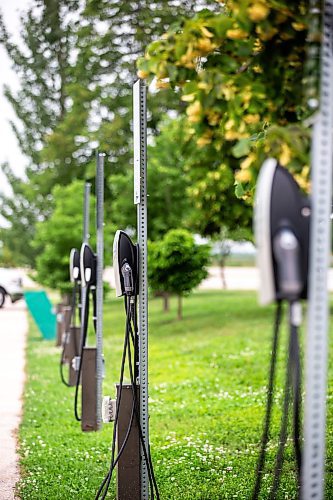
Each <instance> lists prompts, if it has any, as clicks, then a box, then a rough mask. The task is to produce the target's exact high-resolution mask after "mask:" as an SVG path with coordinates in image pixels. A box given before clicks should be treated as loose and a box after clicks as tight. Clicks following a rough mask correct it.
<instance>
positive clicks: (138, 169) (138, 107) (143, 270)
mask: <svg viewBox="0 0 333 500" xmlns="http://www.w3.org/2000/svg"><path fill="white" fill-rule="evenodd" d="M146 94H147V90H146V85H145V83H144V82H143V81H142V80H138V81H137V82H135V84H134V85H133V136H134V203H135V204H136V205H137V237H138V243H139V322H138V329H139V385H140V424H141V429H142V434H143V440H144V443H145V447H146V450H147V451H149V422H148V418H149V417H148V284H147V111H146ZM148 497H149V485H148V470H147V463H146V460H145V457H144V453H143V449H142V446H141V500H148Z"/></svg>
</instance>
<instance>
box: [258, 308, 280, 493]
mask: <svg viewBox="0 0 333 500" xmlns="http://www.w3.org/2000/svg"><path fill="white" fill-rule="evenodd" d="M281 319H282V302H281V301H279V302H278V303H277V306H276V313H275V322H274V333H273V342H272V355H271V364H270V369H269V382H268V387H267V400H266V412H265V421H264V429H263V433H262V438H261V446H260V454H259V458H258V462H257V469H256V482H255V485H254V489H253V493H252V499H253V500H255V499H257V498H258V496H259V493H260V488H261V481H262V475H263V472H264V467H265V459H266V446H267V443H268V439H269V428H270V422H271V415H272V406H273V395H274V382H275V371H276V358H277V351H278V343H279V331H280V325H281Z"/></svg>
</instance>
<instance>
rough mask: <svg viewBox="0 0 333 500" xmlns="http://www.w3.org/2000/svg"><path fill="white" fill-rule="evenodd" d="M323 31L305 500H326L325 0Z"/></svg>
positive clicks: (329, 21) (329, 36)
mask: <svg viewBox="0 0 333 500" xmlns="http://www.w3.org/2000/svg"><path fill="white" fill-rule="evenodd" d="M322 29H323V34H322V36H323V38H322V44H321V82H320V107H319V112H318V114H317V116H316V118H315V124H314V128H313V139H312V169H311V171H312V218H311V236H310V238H311V243H310V274H309V308H308V331H307V342H306V366H305V372H306V373H305V380H306V395H305V413H304V452H303V466H302V486H301V498H302V500H313V499H315V500H321V499H322V498H323V496H324V462H325V433H326V425H325V424H326V393H327V351H328V290H327V276H328V266H329V256H330V247H331V221H330V213H331V207H332V173H333V172H332V161H333V148H332V144H333V140H332V139H333V137H332V130H333V43H332V40H333V0H326V1H325V2H324V16H323V28H322Z"/></svg>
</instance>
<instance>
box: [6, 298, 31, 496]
mask: <svg viewBox="0 0 333 500" xmlns="http://www.w3.org/2000/svg"><path fill="white" fill-rule="evenodd" d="M27 330H28V324H27V315H26V309H25V303H24V302H23V301H22V300H20V301H19V302H17V303H16V304H13V305H12V304H10V301H6V304H5V307H4V308H3V309H0V341H1V347H0V499H1V500H12V499H14V498H15V496H14V488H15V483H16V482H17V480H18V478H19V470H18V456H17V453H16V434H17V430H18V426H19V423H20V416H21V409H22V401H21V396H22V391H23V383H24V363H25V342H26V333H27Z"/></svg>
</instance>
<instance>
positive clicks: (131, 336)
mask: <svg viewBox="0 0 333 500" xmlns="http://www.w3.org/2000/svg"><path fill="white" fill-rule="evenodd" d="M124 305H125V312H126V327H125V341H124V347H123V355H122V363H121V370H120V381H119V394H118V399H117V407H116V415H115V421H114V427H113V436H112V448H111V464H110V468H109V471H108V473H107V474H106V476H105V478H104V480H103V482H102V484H101V485H100V487H99V489H98V492H97V494H96V497H95V500H98V499H99V498H102V500H104V499H105V498H106V495H107V492H108V490H109V486H110V482H111V479H112V473H113V471H114V469H115V467H116V465H117V463H118V461H119V459H120V457H121V455H122V453H123V451H124V449H125V446H126V444H127V441H128V439H129V435H130V432H131V429H132V426H133V421H134V416H135V419H136V422H137V425H138V430H139V438H140V442H141V446H142V450H143V454H144V457H145V461H146V464H147V470H148V480H149V486H150V491H151V498H152V500H155V494H156V500H160V496H159V491H158V487H157V483H156V479H155V475H154V470H153V465H152V460H151V455H150V449H148V450H147V448H146V445H145V442H144V437H143V433H142V429H141V423H140V414H139V407H138V398H137V384H136V377H137V376H138V330H137V318H136V305H137V299H136V296H135V297H129V296H125V300H124ZM131 341H132V345H133V353H134V356H133V360H134V370H133V361H132V351H131ZM126 356H127V357H128V366H129V374H130V380H131V387H132V393H133V404H132V410H131V417H130V421H129V425H128V428H127V431H126V435H125V438H124V440H123V443H122V445H121V448H120V450H119V451H118V454H117V457H116V459H115V458H114V457H115V447H116V434H117V424H118V420H119V410H120V402H121V394H122V384H123V377H124V369H125V361H126ZM101 495H102V497H101Z"/></svg>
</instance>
